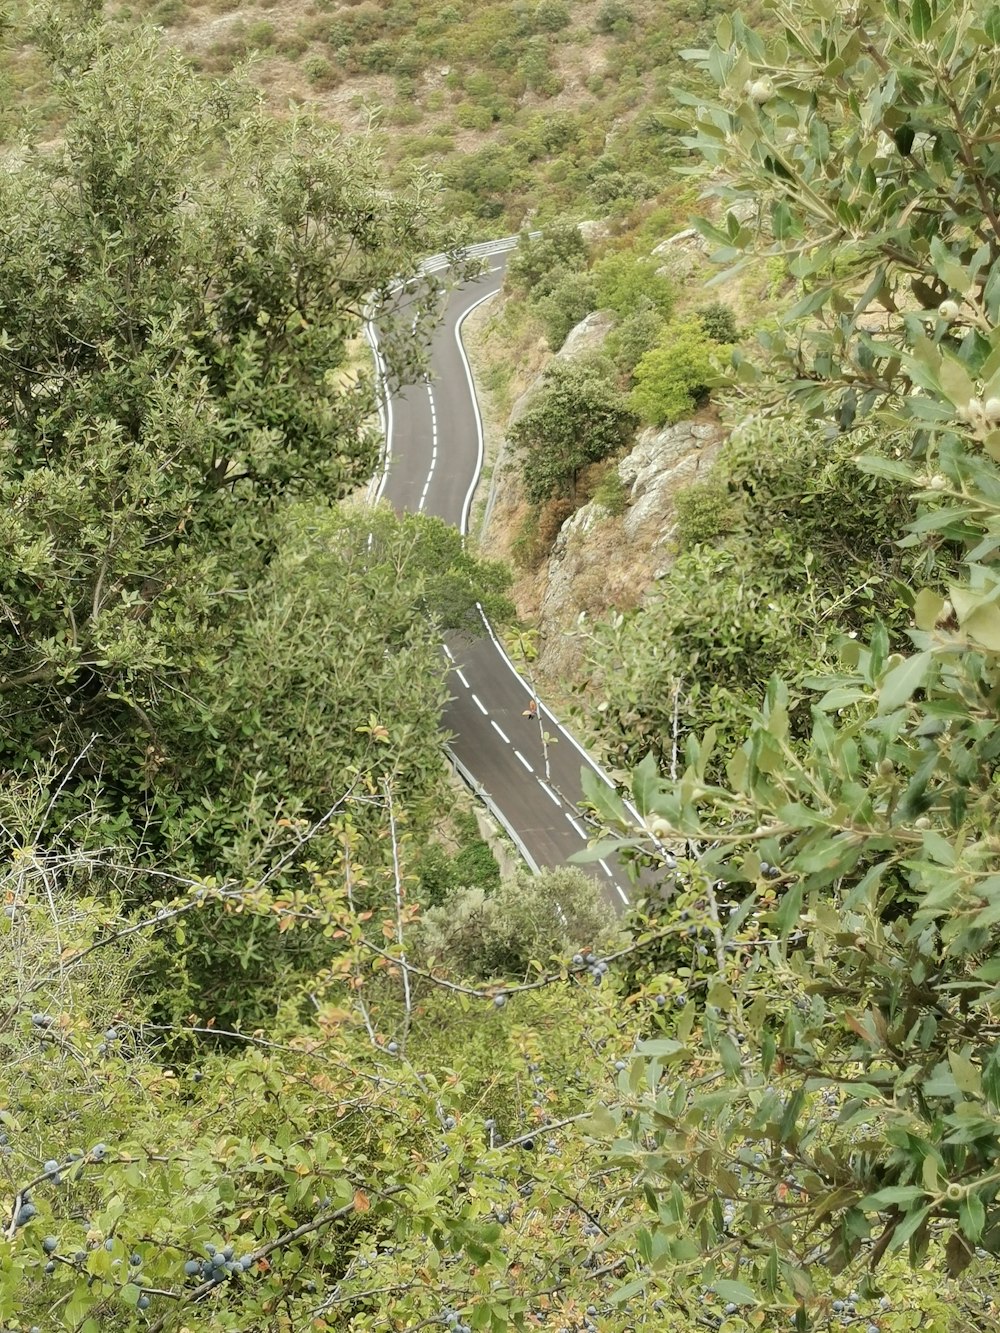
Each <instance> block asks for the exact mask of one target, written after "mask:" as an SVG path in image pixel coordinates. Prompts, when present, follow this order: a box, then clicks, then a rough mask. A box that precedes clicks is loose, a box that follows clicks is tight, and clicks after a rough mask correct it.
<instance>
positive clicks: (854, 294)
mask: <svg viewBox="0 0 1000 1333" xmlns="http://www.w3.org/2000/svg"><path fill="white" fill-rule="evenodd" d="M777 12H778V13H779V15H780V17H781V19H782V22H783V25H784V32H783V36H782V38H781V40H779V41H776V42H773V43H770V44H769V43H767V42H766V41H765V40H764V39H763V38H762V37H761V36H760V35H759V34H756V33H753V32H751V31H749V30H748V29H747V28H746V27H745V26H744V25H743V24H742V22H741V21H740V20H739V18H738V17H737V18H736V19H734V20H733V21H732V22H730V21H728V20H725V21H723V22H722V23H721V24H720V27H719V30H718V40H717V43H716V45H715V46H713V48H712V49H711V51H709V52H706V53H704V55H703V56H702V57H701V59H702V60H703V67H704V69H705V71H706V72H707V73H708V74H709V76H710V77H711V78H712V79H713V80H714V81H715V82H716V83H717V84H718V85H719V97H718V99H717V100H714V101H705V102H704V103H702V104H701V105H699V107H698V109H697V111H696V112H695V116H694V119H695V120H696V122H697V124H696V129H695V131H694V132H693V135H692V140H693V141H696V142H697V143H698V144H699V146H700V147H701V148H702V150H703V152H704V153H705V156H706V158H707V159H708V161H709V162H711V163H712V164H713V165H715V166H716V167H722V168H723V169H724V172H725V176H726V179H727V183H726V185H725V186H724V187H722V188H723V190H724V193H725V195H726V197H727V198H729V199H730V200H731V201H732V202H733V203H737V202H738V203H739V205H740V207H739V209H736V208H734V210H733V211H732V212H731V213H730V214H729V216H728V218H727V220H726V223H725V225H723V226H722V227H720V228H718V229H713V228H712V227H709V226H706V231H708V232H709V234H712V235H715V236H717V237H718V239H719V240H720V242H723V243H724V247H725V248H724V252H723V255H722V257H723V259H725V260H726V261H730V260H733V259H734V258H737V257H741V256H743V257H746V259H748V260H750V261H753V260H756V259H758V258H759V255H760V253H761V250H762V249H763V251H764V252H765V253H776V254H780V255H782V256H783V257H784V258H786V259H787V262H788V264H789V269H790V271H791V272H792V273H793V274H795V275H796V276H797V277H798V278H800V279H801V280H802V283H803V286H804V288H805V294H804V296H803V299H802V301H801V302H800V303H799V304H798V305H797V306H796V307H795V309H794V310H793V311H792V312H791V314H790V316H789V318H788V321H787V322H786V324H785V326H784V327H783V328H782V329H780V330H779V331H778V332H777V333H775V334H774V336H773V337H771V338H769V339H768V340H767V342H766V350H767V351H769V352H770V353H771V358H770V360H769V361H764V362H762V364H761V365H760V367H759V368H758V371H757V374H758V375H759V376H760V379H759V381H758V383H759V386H760V387H761V389H763V390H764V391H765V392H766V393H767V394H768V396H770V397H771V398H772V399H773V400H774V401H776V402H777V401H778V400H779V399H781V398H785V399H787V398H788V397H789V396H793V397H795V398H797V399H799V401H800V402H801V403H802V404H803V405H804V406H805V407H806V408H807V409H808V410H809V411H810V412H811V413H812V414H813V416H814V417H815V418H816V420H815V421H814V422H813V428H814V429H817V430H820V429H822V418H823V417H828V418H829V417H833V418H834V419H835V421H836V423H837V425H839V427H840V428H841V429H847V428H849V427H850V426H851V424H852V422H853V420H854V418H855V416H856V414H859V413H865V414H870V413H872V412H874V413H875V415H874V417H873V422H874V425H873V428H872V429H873V430H874V432H875V434H876V438H878V436H879V435H881V436H882V437H883V439H884V440H885V441H886V442H887V443H888V442H892V443H893V445H894V447H892V448H890V449H889V450H884V449H883V450H882V451H876V452H863V453H862V455H861V457H860V458H859V460H858V464H859V467H860V472H861V476H860V478H859V485H861V484H862V483H863V478H864V477H865V476H868V477H871V476H875V477H879V478H884V479H886V480H888V482H889V483H890V484H892V485H893V486H894V487H901V488H902V489H903V490H904V491H905V492H907V493H908V494H909V496H910V498H911V503H912V504H913V506H914V514H913V517H912V518H911V520H910V521H909V522H908V523H907V524H906V527H905V532H906V535H905V536H904V537H903V538H902V541H901V547H902V551H903V553H904V555H905V556H906V557H907V558H909V559H911V560H912V572H911V573H910V574H909V577H908V578H907V580H906V587H905V595H906V596H907V600H908V602H909V605H910V606H911V607H912V613H911V614H912V619H911V621H910V625H909V627H908V630H907V634H906V637H905V639H902V640H901V639H900V638H899V637H897V640H896V644H895V645H893V644H891V643H890V641H889V636H888V634H887V632H886V630H885V629H884V628H882V627H875V628H874V629H871V630H869V632H868V633H867V635H866V641H864V642H862V641H861V640H854V639H846V638H845V640H844V641H843V642H842V644H841V653H840V662H839V664H838V665H837V667H836V668H835V669H833V670H830V671H828V672H826V673H825V677H826V678H825V679H824V680H822V681H817V682H816V684H815V687H814V690H813V694H812V707H811V710H810V712H811V718H810V731H809V735H808V738H807V740H806V742H805V743H804V744H803V743H801V742H798V743H797V742H796V740H795V738H794V737H793V735H792V732H791V728H790V707H791V703H792V698H791V695H790V693H789V690H788V688H787V687H786V686H785V684H784V683H783V682H782V681H781V680H779V679H777V678H775V679H774V680H772V682H771V684H770V685H769V687H768V689H767V693H766V697H765V698H764V699H763V700H762V701H761V705H760V706H759V707H758V708H756V709H755V710H754V711H753V715H752V717H751V719H750V724H749V727H748V729H747V732H746V736H745V739H744V740H743V742H742V744H738V745H736V746H735V747H731V746H727V747H726V749H725V751H724V753H723V754H722V755H721V763H720V762H717V763H715V765H714V767H711V765H712V747H713V743H714V739H715V737H714V736H713V733H712V732H711V731H709V732H708V733H706V735H705V736H704V737H701V738H698V737H694V736H691V737H689V738H688V740H687V743H686V745H685V747H684V749H683V751H682V753H681V755H680V757H679V772H678V777H677V780H676V781H669V780H668V781H663V780H661V779H660V778H659V777H658V776H657V774H656V772H655V766H654V765H653V763H652V760H651V759H650V760H648V761H646V762H645V763H644V764H643V765H642V766H641V768H640V769H639V770H638V771H637V772H636V774H635V775H634V780H633V796H634V799H635V801H636V804H637V806H638V809H639V811H640V814H641V815H642V819H643V830H644V833H645V836H639V837H638V838H637V840H636V841H637V846H642V847H645V848H646V849H647V850H648V851H651V852H652V853H653V854H654V856H655V855H658V853H657V852H656V849H655V846H650V843H649V840H648V839H649V836H650V835H652V837H653V838H655V840H656V842H657V843H658V844H660V845H662V842H663V840H666V841H667V842H668V843H673V844H674V845H676V840H677V839H682V840H684V842H685V843H686V845H687V847H688V848H689V849H690V851H691V853H692V855H693V856H696V860H694V861H692V863H691V866H690V876H691V878H690V896H687V895H685V896H683V897H682V898H680V899H679V900H678V901H677V906H678V907H682V908H683V909H684V910H686V911H687V912H688V914H689V916H688V919H689V920H690V921H691V922H692V929H693V932H694V934H695V937H696V938H699V937H700V938H701V939H702V940H703V941H704V943H705V945H706V946H707V947H706V948H705V954H704V957H705V959H706V960H707V963H708V966H707V968H706V971H707V973H708V975H706V977H705V981H704V991H703V996H702V1000H701V1002H700V1003H699V1004H698V1005H697V1007H696V1008H697V1012H696V1016H695V1017H694V1018H693V1019H692V1020H690V1021H685V1022H683V1023H681V1022H679V1023H678V1025H677V1031H676V1034H675V1039H674V1040H673V1041H672V1042H667V1043H662V1044H660V1045H659V1046H658V1049H656V1050H655V1051H650V1057H651V1058H650V1059H649V1060H648V1061H647V1062H646V1063H645V1064H644V1065H643V1066H642V1067H640V1068H639V1069H637V1070H636V1072H635V1075H634V1082H633V1084H632V1090H633V1093H634V1100H633V1101H632V1103H631V1107H630V1109H631V1111H632V1115H631V1116H630V1117H629V1120H628V1124H627V1126H626V1122H625V1118H624V1108H622V1107H620V1106H619V1107H618V1108H617V1109H616V1110H614V1111H613V1112H612V1114H611V1115H609V1118H608V1125H607V1129H608V1134H609V1138H612V1139H615V1138H617V1141H616V1142H615V1143H614V1145H613V1146H612V1148H611V1156H612V1159H613V1160H614V1161H616V1162H619V1163H622V1164H624V1163H631V1164H633V1165H634V1166H635V1167H636V1168H637V1169H644V1170H645V1172H646V1176H647V1180H648V1181H649V1183H650V1185H651V1186H652V1192H651V1196H650V1203H651V1205H652V1207H651V1214H650V1216H651V1221H650V1227H651V1232H652V1237H653V1243H654V1244H655V1241H656V1239H657V1238H659V1241H660V1244H661V1245H662V1246H663V1247H665V1248H666V1249H668V1250H669V1249H670V1247H671V1246H674V1245H676V1244H677V1235H678V1223H679V1219H680V1218H682V1217H685V1218H686V1217H691V1218H692V1220H693V1218H694V1216H697V1218H698V1222H699V1226H700V1233H699V1235H700V1240H701V1244H702V1246H703V1256H702V1261H704V1257H705V1255H708V1254H714V1255H715V1256H716V1263H717V1267H716V1268H715V1270H714V1271H715V1272H716V1273H718V1274H719V1275H720V1276H721V1275H722V1273H723V1272H725V1274H726V1289H727V1291H729V1292H730V1294H731V1297H732V1300H733V1303H734V1305H735V1306H737V1307H740V1306H743V1305H746V1306H751V1305H758V1304H763V1305H764V1306H767V1307H769V1308H771V1309H773V1310H778V1309H779V1308H781V1307H782V1306H784V1308H785V1310H786V1311H788V1310H789V1309H791V1311H792V1317H793V1319H794V1322H795V1324H796V1326H797V1327H799V1328H801V1329H806V1328H812V1327H817V1326H818V1327H825V1326H826V1325H827V1322H828V1320H830V1319H831V1317H833V1316H837V1315H839V1316H840V1317H841V1318H842V1319H843V1318H844V1317H845V1316H846V1317H849V1318H851V1319H853V1317H854V1316H855V1314H856V1311H857V1303H856V1302H855V1301H854V1300H853V1298H851V1299H850V1300H849V1301H845V1300H844V1298H843V1297H841V1298H840V1299H839V1302H838V1303H831V1301H830V1299H829V1292H830V1284H831V1275H836V1274H838V1273H840V1272H841V1271H843V1270H845V1269H846V1270H848V1271H850V1270H851V1268H852V1266H854V1265H858V1264H863V1265H864V1267H865V1269H866V1270H867V1276H866V1277H865V1279H864V1281H863V1282H860V1281H859V1282H857V1283H856V1286H857V1288H858V1296H859V1297H860V1298H862V1299H863V1298H865V1297H866V1296H867V1297H871V1296H873V1295H877V1294H878V1293H879V1292H880V1291H881V1290H883V1287H882V1284H883V1283H885V1284H886V1286H885V1290H886V1298H887V1303H886V1313H885V1315H884V1316H883V1315H881V1314H879V1315H878V1317H877V1320H876V1322H875V1323H874V1324H873V1327H876V1328H883V1327H886V1328H896V1327H900V1328H903V1327H910V1326H911V1325H915V1324H916V1323H917V1322H920V1323H922V1324H927V1325H928V1326H930V1327H941V1328H949V1329H950V1328H955V1329H958V1328H989V1327H994V1326H995V1324H996V1317H997V1315H996V1308H995V1301H994V1298H993V1295H992V1291H990V1292H988V1293H983V1292H982V1291H981V1290H980V1291H979V1292H978V1293H977V1291H976V1288H977V1283H978V1281H979V1280H980V1279H981V1277H982V1275H983V1273H984V1271H985V1272H986V1273H989V1274H990V1278H989V1281H990V1283H991V1285H992V1283H993V1282H994V1280H995V1271H996V1270H995V1265H996V1256H997V1254H998V1250H1000V1218H998V1214H997V1175H996V1161H997V1154H998V1151H1000V1090H998V1088H1000V1085H998V1081H997V1072H998V1065H997V1044H996V1034H997V1019H998V1008H997V1002H998V993H997V978H998V976H1000V960H998V936H997V930H996V923H997V920H998V915H1000V914H998V909H997V904H996V888H997V874H996V870H997V852H998V845H997V838H996V822H997V761H998V741H997V737H998V735H1000V730H998V722H997V698H998V663H997V654H998V652H1000V636H998V632H997V630H998V623H1000V611H998V609H997V606H996V592H997V588H998V587H1000V574H998V571H997V568H996V560H995V553H996V546H997V538H996V535H995V534H996V529H997V521H998V520H997V513H998V504H1000V471H998V467H997V463H996V456H997V449H998V437H997V433H996V429H995V425H996V419H997V418H996V416H995V414H994V412H993V406H994V404H996V401H997V400H996V398H995V397H994V394H995V391H996V380H995V376H996V375H997V371H996V366H997V364H998V357H1000V329H998V327H997V317H998V310H1000V296H998V293H1000V279H998V274H1000V227H998V224H997V219H996V217H995V214H994V211H993V206H992V202H991V201H992V200H993V199H994V197H995V195H996V190H997V184H998V182H997V178H996V171H997V164H996V158H995V155H994V153H993V149H992V143H991V137H990V135H991V130H990V129H989V126H990V124H991V115H992V113H991V111H989V110H988V109H987V105H986V101H985V100H984V99H986V98H987V97H988V95H989V90H990V89H992V88H993V87H994V86H995V80H996V76H997V68H996V66H997V60H998V56H997V46H996V43H995V40H994V36H993V35H991V34H995V31H996V27H997V22H998V11H997V10H996V9H995V8H994V7H993V6H991V5H990V4H987V3H980V2H979V0H967V2H966V3H959V4H952V5H941V6H937V5H935V4H932V3H928V0H912V3H909V4H893V5H891V6H889V7H888V8H886V7H885V6H882V5H875V4H872V5H861V6H857V5H852V6H850V8H848V7H846V6H844V7H841V6H830V5H827V4H815V5H809V4H807V5H805V6H801V5H797V6H795V7H794V9H792V8H787V9H786V8H784V7H779V8H778V11H777ZM751 202H752V203H753V204H755V205H757V206H759V208H760V212H761V213H762V215H763V216H764V217H765V218H767V219H768V221H769V224H770V226H769V232H768V231H765V232H764V233H763V236H762V239H761V240H760V241H758V239H757V238H758V235H759V233H758V231H757V229H756V228H754V227H752V226H744V225H743V224H741V223H740V221H739V216H740V215H742V216H746V210H747V205H748V204H749V203H751ZM789 372H790V374H789ZM747 378H748V379H750V378H751V375H750V373H749V372H748V374H747ZM870 442H871V436H870V435H868V436H867V438H866V437H858V436H855V437H854V443H855V445H856V446H858V447H859V448H860V449H862V450H863V449H864V448H865V446H866V445H868V446H869V449H870ZM921 584H924V585H925V586H921ZM894 646H895V647H896V648H897V651H893V647H894ZM712 773H715V774H719V775H720V776H719V777H718V778H713V776H712ZM594 798H595V803H601V804H603V806H604V808H605V813H606V815H607V816H608V817H609V818H610V819H613V820H616V821H617V822H618V823H619V824H620V825H621V826H623V827H628V828H629V829H630V830H632V831H633V832H634V831H635V824H634V821H633V819H632V818H631V817H630V815H629V812H628V811H626V810H625V809H624V807H618V809H617V811H616V810H615V809H614V808H613V806H614V802H613V801H612V802H609V801H604V802H601V798H600V794H599V793H598V792H597V791H596V790H595V792H594ZM626 1141H627V1142H626ZM667 1198H669V1199H670V1202H669V1203H667V1204H666V1205H665V1203H664V1200H665V1199H667ZM898 1254H902V1255H905V1256H906V1258H907V1260H908V1261H909V1263H910V1264H911V1265H912V1266H913V1267H914V1268H915V1269H917V1270H921V1271H924V1272H927V1271H933V1272H937V1273H941V1274H944V1273H949V1274H951V1275H954V1276H957V1275H962V1278H963V1280H962V1283H961V1285H960V1288H959V1289H960V1290H962V1291H964V1292H965V1293H966V1295H967V1297H968V1298H970V1300H971V1303H970V1305H969V1306H968V1307H967V1308H966V1309H965V1310H963V1311H961V1312H958V1311H957V1310H956V1311H954V1312H947V1311H943V1310H941V1309H940V1308H939V1307H936V1305H935V1301H934V1298H933V1297H932V1296H931V1295H930V1294H929V1293H927V1292H926V1291H924V1290H923V1289H921V1288H920V1287H917V1288H916V1291H917V1297H916V1308H917V1310H919V1311H920V1316H919V1319H918V1318H917V1316H916V1314H915V1315H914V1317H913V1318H912V1319H907V1318H903V1317H902V1316H900V1318H899V1320H898V1322H897V1320H896V1317H895V1314H894V1310H895V1303H894V1300H893V1298H892V1297H891V1296H890V1295H889V1285H890V1284H889V1281H888V1280H887V1279H886V1278H885V1277H884V1276H883V1274H884V1272H885V1265H886V1264H887V1263H889V1264H891V1262H892V1257H893V1256H894V1255H898ZM980 1265H985V1268H983V1267H980ZM832 1280H833V1281H834V1282H835V1281H836V1277H835V1276H834V1277H833V1279H832ZM917 1281H919V1279H917ZM719 1285H721V1284H719Z"/></svg>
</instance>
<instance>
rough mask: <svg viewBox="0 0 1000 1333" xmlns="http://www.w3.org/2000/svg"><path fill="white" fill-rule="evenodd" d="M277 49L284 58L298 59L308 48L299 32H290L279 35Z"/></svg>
mask: <svg viewBox="0 0 1000 1333" xmlns="http://www.w3.org/2000/svg"><path fill="white" fill-rule="evenodd" d="M277 50H278V54H279V55H282V56H284V57H285V59H286V60H298V58H299V57H300V56H303V55H305V53H306V52H307V51H308V50H309V43H308V42H307V41H306V39H305V37H303V35H302V34H301V33H300V32H290V33H286V34H285V35H284V36H283V37H279V39H278V46H277Z"/></svg>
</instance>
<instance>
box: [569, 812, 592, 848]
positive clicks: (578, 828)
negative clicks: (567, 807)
mask: <svg viewBox="0 0 1000 1333" xmlns="http://www.w3.org/2000/svg"><path fill="white" fill-rule="evenodd" d="M566 818H567V819H568V820H569V822H570V823H571V824H572V825H573V827H574V828H575V829H576V831H577V833H578V835H579V836H580V837H581V838H582V839H583V840H584V842H586V841H587V831H586V829H585V828H584V827H583V825H582V824H581V823H580V821H579V820H578V819H574V818H573V816H572V815H569V814H568V815H567V816H566Z"/></svg>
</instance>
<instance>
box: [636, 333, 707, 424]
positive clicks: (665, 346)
mask: <svg viewBox="0 0 1000 1333" xmlns="http://www.w3.org/2000/svg"><path fill="white" fill-rule="evenodd" d="M720 350H721V349H720V348H719V347H718V344H716V343H714V342H712V340H711V339H710V338H709V337H708V335H707V334H706V332H705V327H704V325H703V324H702V322H701V320H700V319H697V318H695V319H674V320H671V321H670V322H669V323H668V324H666V325H665V326H664V328H663V330H662V332H661V334H660V338H659V341H658V342H657V344H656V346H655V347H652V348H650V350H649V351H648V352H646V354H645V355H644V356H643V357H642V359H641V360H640V361H639V363H638V364H637V365H636V367H635V387H634V388H633V390H632V406H633V408H634V409H635V411H636V412H638V414H639V416H640V417H642V419H643V420H644V421H648V422H650V423H651V424H652V425H654V426H662V425H664V424H665V423H667V422H673V421H679V420H680V419H681V418H682V417H684V416H687V415H688V414H690V413H691V412H693V411H694V409H695V407H696V406H697V405H698V402H699V401H700V400H701V399H702V398H704V397H705V396H706V395H707V393H708V391H709V388H710V386H711V385H712V384H713V383H714V382H715V380H716V378H717V376H718V371H717V370H716V368H715V366H714V364H713V353H715V354H717V353H718V352H719V351H720Z"/></svg>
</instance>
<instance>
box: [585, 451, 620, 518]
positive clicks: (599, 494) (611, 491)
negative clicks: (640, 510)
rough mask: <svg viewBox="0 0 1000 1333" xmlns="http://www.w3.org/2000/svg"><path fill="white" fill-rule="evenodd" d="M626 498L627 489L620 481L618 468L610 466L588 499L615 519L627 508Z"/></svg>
mask: <svg viewBox="0 0 1000 1333" xmlns="http://www.w3.org/2000/svg"><path fill="white" fill-rule="evenodd" d="M628 496H629V492H628V487H627V486H626V485H625V483H624V482H623V481H622V479H621V476H620V474H619V472H618V468H617V467H616V466H615V465H614V464H612V465H611V466H610V467H609V468H608V470H607V471H606V472H605V474H604V476H603V477H602V478H601V480H600V481H599V482H598V483H597V485H596V486H595V488H594V493H593V495H592V496H591V497H590V498H591V499H592V500H593V501H594V503H595V504H599V505H600V506H601V507H602V509H606V510H607V511H608V513H609V514H611V515H612V516H613V517H615V518H617V517H618V516H619V515H620V514H624V512H625V510H626V509H627V508H628Z"/></svg>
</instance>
